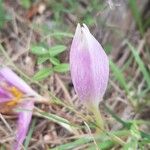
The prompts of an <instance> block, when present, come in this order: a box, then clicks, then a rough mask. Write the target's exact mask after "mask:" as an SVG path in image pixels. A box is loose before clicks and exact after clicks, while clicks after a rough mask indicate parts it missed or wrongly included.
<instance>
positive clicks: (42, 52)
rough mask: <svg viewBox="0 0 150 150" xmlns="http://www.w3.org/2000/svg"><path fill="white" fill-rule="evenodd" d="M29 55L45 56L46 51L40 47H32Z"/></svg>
mask: <svg viewBox="0 0 150 150" xmlns="http://www.w3.org/2000/svg"><path fill="white" fill-rule="evenodd" d="M31 53H33V54H35V55H38V56H43V55H47V54H48V51H47V50H46V49H45V48H44V47H42V46H37V45H35V46H34V45H33V46H32V47H31Z"/></svg>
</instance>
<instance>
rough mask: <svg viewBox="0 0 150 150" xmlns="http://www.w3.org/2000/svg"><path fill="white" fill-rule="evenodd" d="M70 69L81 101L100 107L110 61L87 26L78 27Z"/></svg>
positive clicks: (72, 48) (73, 43)
mask: <svg viewBox="0 0 150 150" xmlns="http://www.w3.org/2000/svg"><path fill="white" fill-rule="evenodd" d="M70 68H71V77H72V81H73V85H74V88H75V91H76V93H77V95H78V97H79V99H80V100H81V101H82V102H83V103H84V104H86V105H90V104H92V105H93V104H94V105H97V106H98V104H99V102H100V101H102V98H103V96H104V93H105V91H106V87H107V83H108V77H109V61H108V57H107V55H106V53H105V51H104V50H103V48H102V46H101V45H100V43H99V42H98V41H97V40H96V39H95V38H94V36H93V35H92V34H91V33H90V31H89V29H88V27H87V26H86V25H85V24H83V26H82V27H81V26H80V24H78V25H77V28H76V32H75V35H74V38H73V41H72V45H71V51H70ZM88 107H89V106H88Z"/></svg>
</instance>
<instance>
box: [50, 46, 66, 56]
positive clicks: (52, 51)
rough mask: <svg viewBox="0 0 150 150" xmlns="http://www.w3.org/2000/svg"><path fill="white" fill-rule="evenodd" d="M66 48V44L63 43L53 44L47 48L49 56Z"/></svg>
mask: <svg viewBox="0 0 150 150" xmlns="http://www.w3.org/2000/svg"><path fill="white" fill-rule="evenodd" d="M65 50H66V46H64V45H57V46H53V47H51V48H49V50H48V51H49V54H50V56H52V57H53V56H56V55H58V54H60V53H62V52H64V51H65Z"/></svg>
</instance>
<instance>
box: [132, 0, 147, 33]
mask: <svg viewBox="0 0 150 150" xmlns="http://www.w3.org/2000/svg"><path fill="white" fill-rule="evenodd" d="M129 6H130V8H131V11H132V14H133V17H134V19H135V22H136V24H137V26H138V28H139V31H140V33H141V35H142V36H143V35H144V26H143V23H142V18H141V13H140V11H139V8H138V5H137V0H129Z"/></svg>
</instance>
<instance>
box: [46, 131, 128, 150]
mask: <svg viewBox="0 0 150 150" xmlns="http://www.w3.org/2000/svg"><path fill="white" fill-rule="evenodd" d="M110 134H111V135H114V136H119V137H121V136H127V135H128V134H129V131H127V130H121V131H116V132H115V131H113V132H110ZM94 138H95V140H96V141H97V142H101V144H102V143H103V142H104V143H103V144H104V145H105V146H106V142H108V140H109V141H111V140H110V138H111V137H108V135H107V133H102V134H101V135H97V136H95V137H94ZM92 142H93V137H92V136H90V135H85V136H84V137H80V139H77V140H75V141H73V142H70V143H67V144H62V145H60V146H57V147H55V148H52V149H49V150H70V149H74V148H77V147H79V146H83V145H84V144H88V143H89V144H90V145H91V144H94V143H92ZM112 142H113V144H115V143H116V142H114V141H112ZM103 144H102V146H101V147H100V148H103V146H104V145H103ZM107 146H110V143H109V144H108V143H107Z"/></svg>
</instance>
